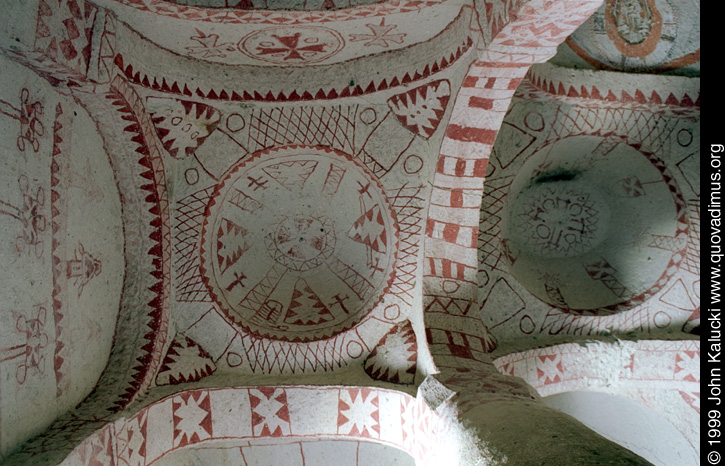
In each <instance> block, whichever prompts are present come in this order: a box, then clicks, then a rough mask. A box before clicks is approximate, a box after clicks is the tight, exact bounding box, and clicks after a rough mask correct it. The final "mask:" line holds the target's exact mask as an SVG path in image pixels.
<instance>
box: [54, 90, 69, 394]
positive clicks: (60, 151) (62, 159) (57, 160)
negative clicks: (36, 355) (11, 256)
mask: <svg viewBox="0 0 725 466" xmlns="http://www.w3.org/2000/svg"><path fill="white" fill-rule="evenodd" d="M62 115H63V107H62V106H61V104H60V103H58V104H57V105H56V107H55V121H54V123H53V152H52V154H51V157H52V159H51V163H50V214H51V233H52V245H51V261H52V270H53V291H52V293H51V296H52V300H53V303H52V305H53V319H54V322H55V350H54V352H53V369H54V371H55V384H56V397H60V396H61V395H63V392H64V388H65V386H66V385H67V382H66V381H65V379H66V373H65V372H64V371H65V368H64V367H63V366H64V365H65V363H66V359H65V358H66V356H65V355H66V353H68V349H66V348H65V344H64V343H63V341H62V338H61V337H62V336H64V335H63V318H64V310H63V298H65V292H64V285H66V284H67V280H66V276H65V270H64V269H63V262H62V260H61V258H60V257H58V255H57V250H58V246H59V239H58V238H57V236H56V235H57V233H58V232H59V231H60V230H61V229H62V228H63V229H64V228H65V223H66V221H67V219H66V218H65V217H66V216H65V215H63V212H64V211H66V210H67V206H63V205H62V204H65V203H66V202H67V201H66V200H65V199H62V195H61V193H60V189H59V186H60V185H61V178H60V175H61V173H62V172H63V171H65V170H67V169H68V162H69V161H68V154H67V153H66V152H65V151H64V147H65V145H67V144H69V141H67V140H64V138H66V139H67V136H66V134H65V132H66V131H68V128H66V127H64V126H63V123H62V122H61V118H62ZM61 187H62V188H65V186H61Z"/></svg>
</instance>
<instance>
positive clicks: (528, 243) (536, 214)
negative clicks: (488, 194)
mask: <svg viewBox="0 0 725 466" xmlns="http://www.w3.org/2000/svg"><path fill="white" fill-rule="evenodd" d="M514 202H516V207H515V208H514V209H515V212H514V217H515V220H514V223H515V224H516V225H517V227H518V228H516V229H515V232H514V234H516V235H517V236H518V237H519V238H518V239H519V241H520V243H521V244H522V245H523V246H524V247H525V248H526V249H528V250H529V251H530V252H532V253H534V254H537V255H538V256H541V257H568V256H573V255H579V254H581V253H583V252H584V251H586V250H588V249H591V248H592V247H594V246H595V245H596V244H598V243H599V242H600V241H602V239H603V238H604V235H605V233H606V229H607V224H608V221H609V207H608V205H607V203H606V202H604V201H603V200H602V198H601V196H600V195H598V193H596V191H595V190H591V189H589V190H587V191H581V190H575V189H567V188H566V187H565V186H561V185H560V184H557V183H554V184H549V185H546V184H544V185H539V186H536V187H532V189H529V190H527V192H526V196H521V197H519V198H518V199H516V200H515V201H514Z"/></svg>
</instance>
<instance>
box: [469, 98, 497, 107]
mask: <svg viewBox="0 0 725 466" xmlns="http://www.w3.org/2000/svg"><path fill="white" fill-rule="evenodd" d="M468 106H469V107H474V108H483V109H485V110H491V109H492V108H493V99H484V98H483V97H475V96H474V97H471V98H470V99H469V101H468Z"/></svg>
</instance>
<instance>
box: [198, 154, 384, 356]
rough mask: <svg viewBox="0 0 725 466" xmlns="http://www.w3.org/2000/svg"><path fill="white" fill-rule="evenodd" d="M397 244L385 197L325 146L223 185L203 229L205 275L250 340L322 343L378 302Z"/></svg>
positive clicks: (253, 161) (261, 161) (249, 166)
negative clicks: (249, 335)
mask: <svg viewBox="0 0 725 466" xmlns="http://www.w3.org/2000/svg"><path fill="white" fill-rule="evenodd" d="M397 238H398V226H397V223H396V220H395V215H394V213H393V211H392V210H391V208H390V205H389V203H388V200H387V198H386V196H385V193H384V190H383V188H382V187H381V186H380V184H379V183H378V182H377V181H376V180H375V178H374V177H373V175H372V174H371V173H370V172H368V170H367V169H366V168H365V167H363V166H362V165H360V164H359V163H357V162H356V161H355V160H353V159H352V158H351V157H349V156H347V155H345V154H342V153H340V152H336V151H333V150H331V149H328V148H321V147H301V146H289V147H286V148H281V149H273V150H266V151H262V152H259V153H257V154H255V155H253V156H252V157H250V158H249V159H247V160H245V161H243V162H241V163H239V164H238V165H236V166H235V167H233V168H232V169H231V170H230V171H229V173H228V174H227V175H226V176H225V177H224V178H223V179H222V180H221V181H220V182H219V184H218V185H217V186H216V189H215V191H214V194H213V196H212V200H211V201H210V203H209V205H208V207H207V211H206V216H205V220H204V223H203V225H202V254H201V270H202V276H203V279H204V282H205V283H206V284H207V286H208V288H209V290H210V292H211V294H212V296H213V298H214V300H215V301H216V302H217V304H218V305H219V306H220V308H221V309H222V310H223V311H224V312H225V314H226V315H227V316H228V317H229V318H230V319H231V320H232V321H234V322H235V323H237V324H238V325H239V326H241V327H242V328H243V329H245V330H246V331H248V332H251V333H253V334H255V335H258V336H263V337H267V338H273V339H277V340H284V341H296V342H304V341H313V340H320V339H323V338H328V337H331V336H334V335H336V334H338V333H340V332H342V331H344V330H346V329H349V328H351V327H353V326H354V325H356V324H357V323H358V322H360V321H361V320H362V319H363V318H364V317H365V316H366V315H367V314H368V313H369V312H370V311H371V310H372V309H373V308H374V307H375V305H376V304H377V303H378V302H379V301H380V299H381V298H382V296H383V294H385V292H386V291H387V289H388V287H389V284H390V282H391V281H392V278H393V273H394V265H395V264H394V263H395V257H396V251H397V241H398V240H397Z"/></svg>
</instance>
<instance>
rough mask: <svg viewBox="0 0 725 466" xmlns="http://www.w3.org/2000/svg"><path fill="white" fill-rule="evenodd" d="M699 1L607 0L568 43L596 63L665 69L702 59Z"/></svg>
mask: <svg viewBox="0 0 725 466" xmlns="http://www.w3.org/2000/svg"><path fill="white" fill-rule="evenodd" d="M699 21H700V9H699V6H693V5H688V6H687V7H685V6H684V4H679V3H677V2H672V1H670V0H606V1H605V2H604V5H602V7H601V8H600V9H599V10H598V11H597V12H596V13H594V15H592V17H591V18H590V19H589V20H587V22H585V23H584V24H583V25H582V26H581V27H580V28H579V29H577V30H576V31H575V32H574V33H573V34H572V35H571V36H570V37H569V38H567V40H566V43H567V44H568V45H569V47H571V49H572V50H573V51H574V52H575V53H576V54H577V55H579V56H580V57H581V58H583V59H584V60H585V61H587V62H589V63H590V64H592V65H594V66H595V67H596V68H601V69H612V70H620V71H631V72H658V71H659V72H662V71H668V70H673V69H677V68H681V67H686V66H691V65H692V66H694V65H695V64H696V63H697V62H699V61H700V50H699V46H700V40H699Z"/></svg>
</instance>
